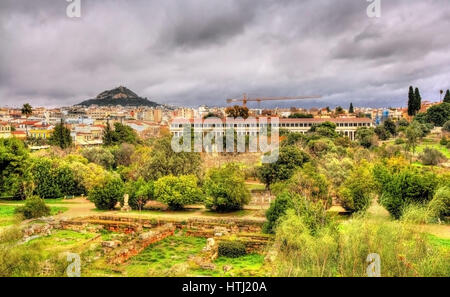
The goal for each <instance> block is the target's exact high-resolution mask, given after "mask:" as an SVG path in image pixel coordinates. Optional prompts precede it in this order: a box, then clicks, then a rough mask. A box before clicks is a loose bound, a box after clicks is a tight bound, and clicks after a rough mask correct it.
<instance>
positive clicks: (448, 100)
mask: <svg viewBox="0 0 450 297" xmlns="http://www.w3.org/2000/svg"><path fill="white" fill-rule="evenodd" d="M444 102H445V103H450V90H447V92H446V93H445V97H444Z"/></svg>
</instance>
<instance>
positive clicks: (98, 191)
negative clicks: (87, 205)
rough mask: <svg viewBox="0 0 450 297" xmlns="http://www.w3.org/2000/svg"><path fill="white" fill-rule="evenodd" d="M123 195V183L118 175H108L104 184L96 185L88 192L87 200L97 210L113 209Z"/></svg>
mask: <svg viewBox="0 0 450 297" xmlns="http://www.w3.org/2000/svg"><path fill="white" fill-rule="evenodd" d="M123 195H124V183H123V181H122V180H121V179H120V178H118V177H109V178H108V179H107V181H106V183H105V184H104V185H97V186H96V187H94V188H93V189H92V190H91V191H90V192H89V196H88V198H89V200H90V201H92V202H93V203H94V204H95V207H97V209H99V210H110V209H114V207H115V206H116V204H117V201H119V200H120V199H121V198H122V196H123Z"/></svg>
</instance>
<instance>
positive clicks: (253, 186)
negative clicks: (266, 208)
mask: <svg viewBox="0 0 450 297" xmlns="http://www.w3.org/2000/svg"><path fill="white" fill-rule="evenodd" d="M245 186H246V187H247V189H248V190H249V191H254V190H256V191H264V190H265V189H266V186H265V185H264V184H254V183H245Z"/></svg>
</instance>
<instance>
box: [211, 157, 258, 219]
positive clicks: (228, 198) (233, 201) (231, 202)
mask: <svg viewBox="0 0 450 297" xmlns="http://www.w3.org/2000/svg"><path fill="white" fill-rule="evenodd" d="M203 189H204V192H205V194H206V195H207V199H206V201H205V204H206V207H207V208H209V209H213V210H215V211H219V212H224V211H233V210H238V209H242V207H243V206H244V205H246V204H248V203H249V202H250V198H251V197H250V192H249V190H248V189H247V187H246V186H245V179H244V174H243V172H242V171H241V170H240V169H239V167H238V166H237V165H236V164H232V163H229V164H227V165H225V166H224V167H222V168H216V169H211V170H210V171H209V172H208V176H207V178H206V181H205V184H204V185H203Z"/></svg>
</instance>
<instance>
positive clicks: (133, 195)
mask: <svg viewBox="0 0 450 297" xmlns="http://www.w3.org/2000/svg"><path fill="white" fill-rule="evenodd" d="M125 193H126V194H128V195H129V200H128V204H129V205H130V207H131V208H132V209H134V210H142V208H143V207H144V206H145V204H146V203H147V201H149V200H152V199H153V197H154V182H153V181H150V182H146V181H144V179H142V178H139V179H138V180H137V181H130V182H128V183H127V184H126V186H125ZM120 202H121V203H122V204H123V199H120Z"/></svg>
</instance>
